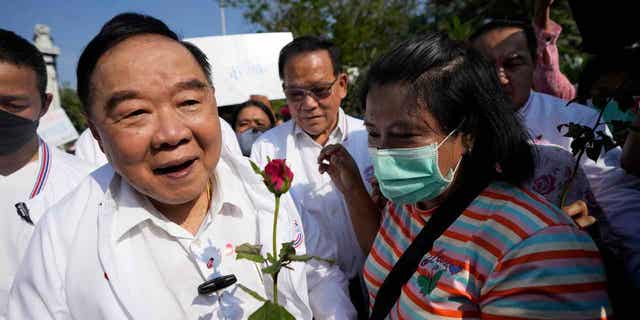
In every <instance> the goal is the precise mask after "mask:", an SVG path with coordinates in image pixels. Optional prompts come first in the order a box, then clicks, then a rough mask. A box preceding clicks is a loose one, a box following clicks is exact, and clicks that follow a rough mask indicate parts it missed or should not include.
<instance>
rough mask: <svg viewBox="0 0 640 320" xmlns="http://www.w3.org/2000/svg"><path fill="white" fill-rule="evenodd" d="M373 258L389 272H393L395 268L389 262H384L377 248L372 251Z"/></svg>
mask: <svg viewBox="0 0 640 320" xmlns="http://www.w3.org/2000/svg"><path fill="white" fill-rule="evenodd" d="M371 257H372V258H373V260H375V262H377V263H378V264H379V265H380V266H381V267H382V268H384V269H385V270H386V271H387V272H389V271H390V270H391V268H393V266H392V265H390V264H389V263H388V262H386V261H384V259H383V258H382V257H381V256H380V254H379V253H378V250H376V249H375V248H374V249H373V250H371Z"/></svg>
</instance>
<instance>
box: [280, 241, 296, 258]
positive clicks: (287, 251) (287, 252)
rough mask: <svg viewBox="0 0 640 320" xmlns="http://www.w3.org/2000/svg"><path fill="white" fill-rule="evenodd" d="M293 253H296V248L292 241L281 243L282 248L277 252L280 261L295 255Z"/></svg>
mask: <svg viewBox="0 0 640 320" xmlns="http://www.w3.org/2000/svg"><path fill="white" fill-rule="evenodd" d="M295 255H296V248H295V247H294V246H293V241H291V242H285V243H283V244H282V249H280V252H279V253H278V256H279V257H280V261H286V260H290V259H289V257H290V256H295Z"/></svg>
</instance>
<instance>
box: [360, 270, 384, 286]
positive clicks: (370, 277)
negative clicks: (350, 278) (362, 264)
mask: <svg viewBox="0 0 640 320" xmlns="http://www.w3.org/2000/svg"><path fill="white" fill-rule="evenodd" d="M362 276H363V277H364V278H365V279H367V281H369V282H371V284H372V285H373V286H374V287H376V288H378V289H379V288H380V286H382V282H381V281H378V279H376V278H374V276H373V275H372V274H371V273H370V272H369V270H368V269H367V268H364V272H362Z"/></svg>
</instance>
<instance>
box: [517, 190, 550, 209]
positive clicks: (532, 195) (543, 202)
mask: <svg viewBox="0 0 640 320" xmlns="http://www.w3.org/2000/svg"><path fill="white" fill-rule="evenodd" d="M518 189H519V190H521V191H522V192H524V193H525V194H526V195H528V196H529V197H531V198H534V199H536V200H538V201H539V202H540V203H542V204H543V205H544V206H545V207H547V208H548V209H549V210H551V211H556V210H557V209H554V208H553V207H552V206H551V205H549V201H548V200H547V198H544V197H543V198H540V196H539V195H537V194H535V193H533V192H531V191H530V190H529V189H527V188H518ZM543 199H544V200H543Z"/></svg>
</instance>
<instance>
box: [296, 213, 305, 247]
mask: <svg viewBox="0 0 640 320" xmlns="http://www.w3.org/2000/svg"><path fill="white" fill-rule="evenodd" d="M293 231H294V232H295V233H296V237H295V238H294V239H293V247H294V248H296V249H297V248H299V247H300V246H301V245H302V241H303V240H304V236H303V235H302V228H300V225H299V224H298V221H297V220H293Z"/></svg>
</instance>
